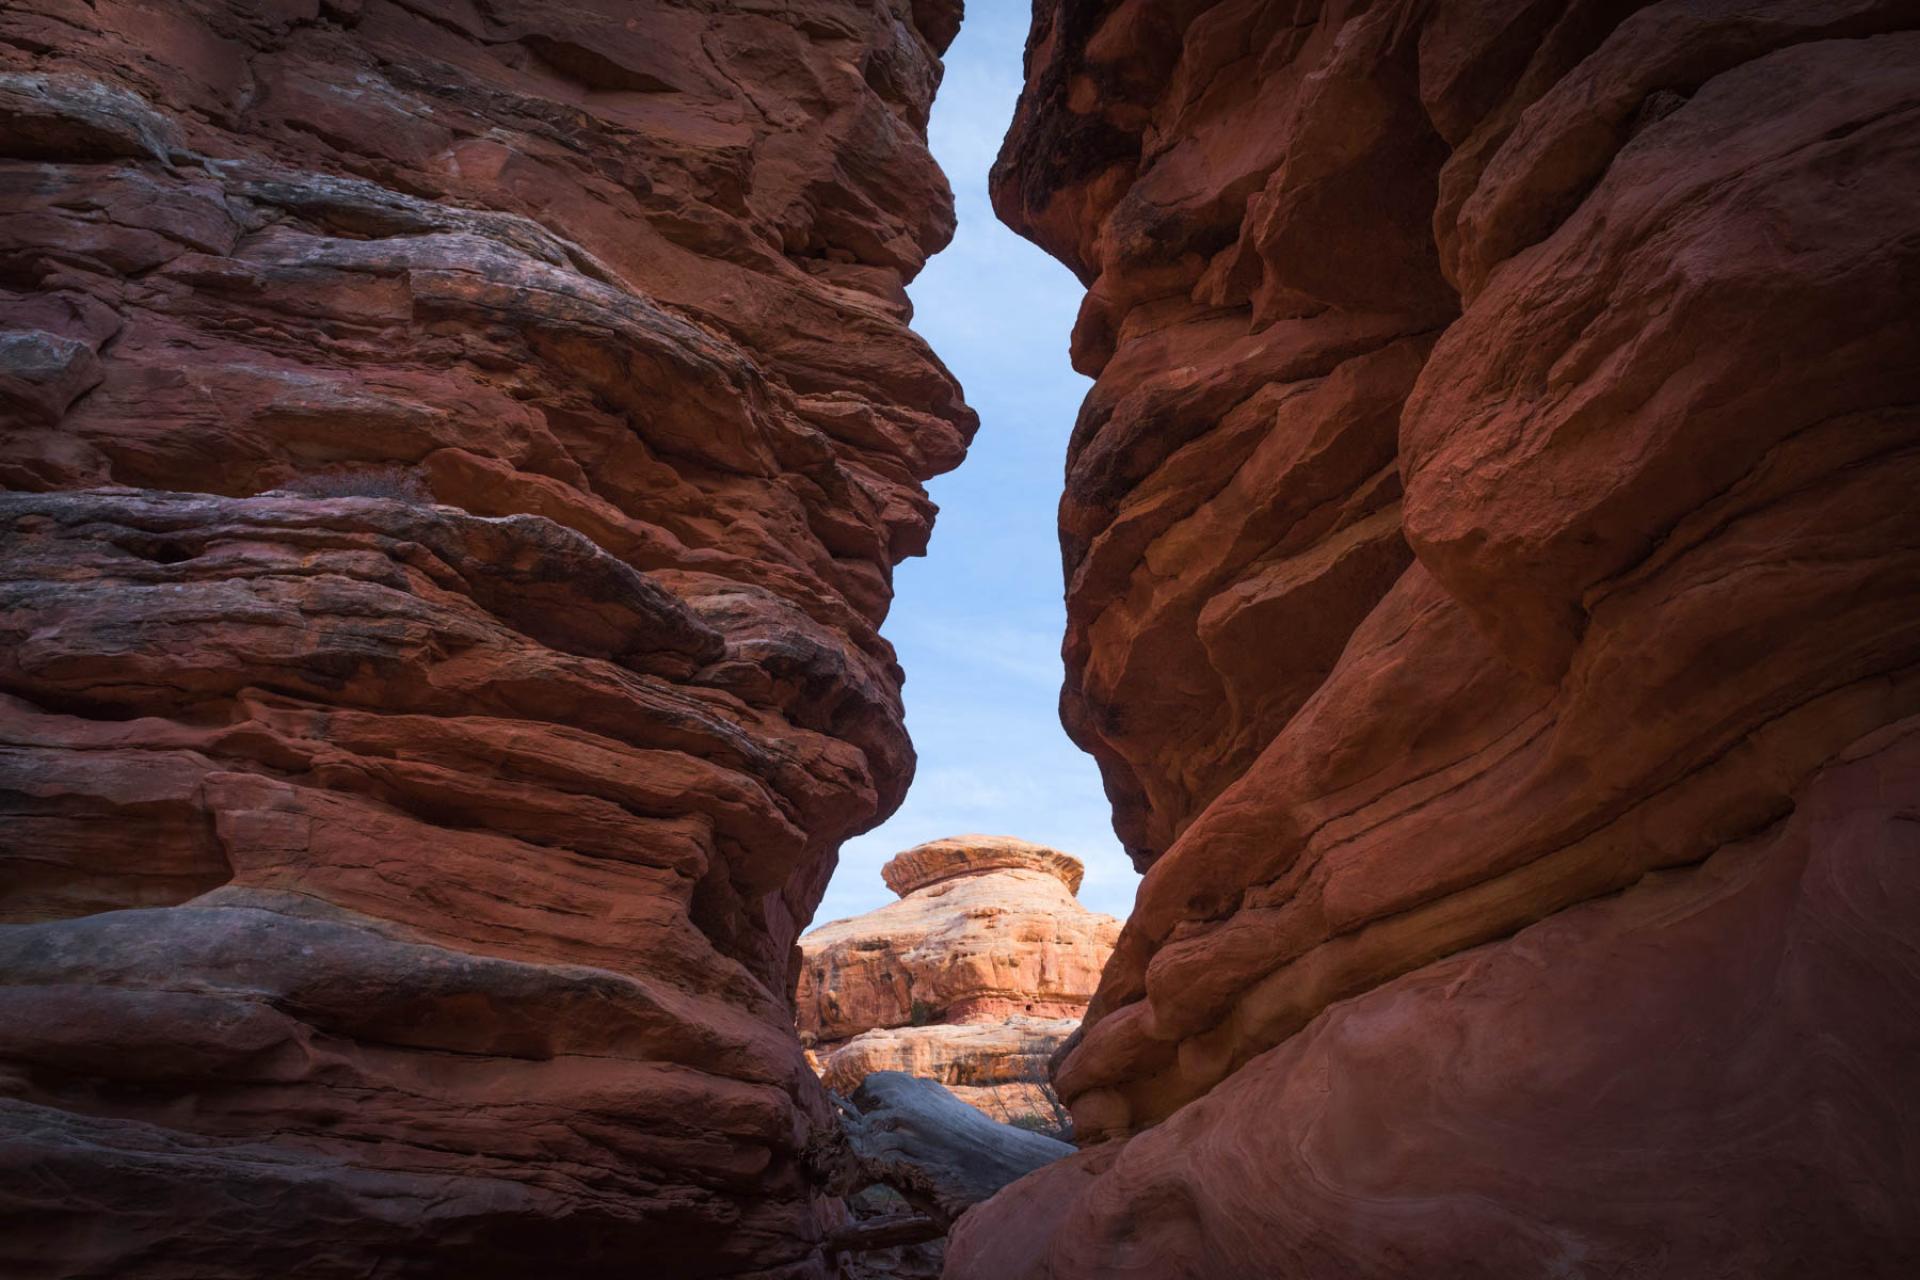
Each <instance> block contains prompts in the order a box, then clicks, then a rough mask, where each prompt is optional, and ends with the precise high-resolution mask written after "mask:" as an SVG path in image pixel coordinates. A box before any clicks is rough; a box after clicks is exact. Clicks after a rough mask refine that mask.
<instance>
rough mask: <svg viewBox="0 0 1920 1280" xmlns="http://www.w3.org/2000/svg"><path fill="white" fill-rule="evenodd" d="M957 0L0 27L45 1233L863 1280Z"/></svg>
mask: <svg viewBox="0 0 1920 1280" xmlns="http://www.w3.org/2000/svg"><path fill="white" fill-rule="evenodd" d="M959 9H960V5H959V3H958V0H952V2H951V3H947V2H943V0H914V2H913V3H907V2H906V0H897V2H894V0H806V2H805V3H800V4H755V3H748V4H737V5H726V6H712V5H684V4H678V3H668V2H665V0H661V2H658V3H654V2H647V0H642V2H635V0H578V2H575V3H567V4H559V3H553V2H551V0H473V2H471V3H469V2H466V0H459V2H455V0H445V2H442V0H287V2H286V3H271V4H257V3H242V2H239V0H186V2H183V3H167V4H153V3H145V2H142V0H99V2H98V3H90V4H85V5H79V4H73V3H69V2H68V0H20V2H18V3H9V4H7V5H5V6H4V9H0V317H3V318H4V334H3V335H0V484H4V486H5V487H6V488H7V489H8V490H10V491H11V492H8V493H6V494H4V495H0V809H4V816H0V841H3V842H4V849H3V850H0V856H4V863H0V866H4V881H0V909H3V910H4V912H5V918H6V919H8V920H10V921H12V922H13V923H11V924H9V925H7V926H6V927H5V928H4V929H0V973H4V975H5V985H4V986H3V987H0V1004H4V1005H5V1010H4V1016H0V1063H3V1064H4V1070H0V1081H3V1082H4V1087H3V1088H0V1092H3V1093H4V1095H5V1102H4V1104H3V1106H0V1111H3V1114H4V1120H3V1121H0V1124H3V1125H4V1130H5V1132H4V1136H3V1137H0V1153H4V1154H3V1155H0V1161H4V1164H5V1171H4V1174H0V1214H4V1224H5V1229H4V1230H0V1270H4V1271H5V1272H6V1273H7V1274H9V1275H22V1276H27V1275H56V1274H57V1275H79V1274H87V1275H108V1274H111V1275H124V1276H140V1275H156V1276H157V1275H167V1276H185V1275H191V1276H195V1277H219V1276H236V1277H242V1276H244V1277H252V1276H259V1275H264V1274H281V1273H286V1274H293V1273H296V1272H297V1273H298V1274H301V1275H313V1276H334V1275H345V1276H356V1277H358V1276H365V1275H369V1274H374V1273H378V1274H382V1275H399V1274H446V1275H459V1276H474V1275H491V1274H511V1275H521V1274H525V1273H526V1272H527V1271H529V1270H532V1269H537V1268H541V1267H547V1268H551V1267H553V1266H560V1267H561V1268H562V1269H563V1270H565V1271H566V1272H567V1273H568V1274H570V1275H583V1276H584V1275H602V1274H621V1275H630V1274H633V1269H634V1268H635V1267H636V1266H640V1265H642V1260H644V1262H645V1265H646V1266H648V1267H650V1268H652V1269H654V1270H655V1271H657V1272H658V1273H659V1274H672V1275H675V1276H688V1277H694V1276H733V1275H754V1276H769V1277H770V1276H781V1277H802V1276H823V1275H825V1274H828V1272H829V1271H830V1270H831V1265H832V1262H831V1257H830V1256H829V1254H828V1253H827V1252H825V1250H824V1248H823V1241H824V1240H826V1239H827V1237H828V1236H829V1234H830V1232H831V1231H832V1230H834V1229H835V1228H836V1226H837V1224H838V1223H839V1222H840V1221H841V1217H840V1215H841V1212H842V1211H841V1208H840V1206H839V1202H838V1200H837V1199H836V1198H835V1197H833V1196H831V1195H829V1194H827V1193H826V1192H824V1191H823V1189H822V1188H821V1187H820V1185H819V1184H818V1179H817V1178H816V1177H815V1176H814V1174H813V1171H812V1170H811V1169H810V1168H809V1165H808V1162H807V1159H806V1152H807V1150H808V1145H809V1143H810V1141H811V1140H812V1138H813V1136H814V1135H815V1134H816V1133H817V1132H818V1131H820V1130H821V1129H822V1128H823V1127H826V1126H830V1125H831V1124H832V1114H831V1111H830V1108H829V1106H828V1103H827V1099H826V1096H825V1094H824V1092H823V1091H822V1090H821V1088H820V1086H819V1085H818V1083H817V1081H816V1079H815V1077H814V1075H813V1073H812V1072H811V1071H810V1070H808V1068H807V1066H806V1063H805V1061H804V1058H803V1055H802V1052H801V1050H800V1047H799V1045H798V1043H797V1040H796V1037H795V1035H794V1032H793V1015H792V1008H791V1005H790V1000H789V995H788V993H789V992H790V990H791V987H792V982H793V979H794V974H793V971H792V964H793V961H794V958H795V956H796V954H797V953H796V952H795V950H794V946H793V944H794V940H795V938H796V936H797V934H798V933H799V931H800V930H801V929H802V928H803V927H804V926H805V924H806V923H807V921H808V920H809V918H810V917H811V915H812V912H813V909H814V906H815V904H816V903H817V902H818V900H819V896H820V893H821V891H822V888H823V887H824V885H825V882H826V879H827V876H828V874H829V873H830V872H831V870H832V867H833V864H834V859H835V853H836V850H837V848H838V846H839V844H840V842H841V841H842V840H843V839H844V838H845V837H846V836H848V835H850V834H852V833H854V832H857V831H860V830H863V829H865V828H866V827H868V826H870V825H872V824H873V823H874V822H875V821H877V820H879V819H880V818H881V817H883V816H884V815H885V814H887V813H888V812H890V811H891V810H892V808H893V807H894V806H895V805H896V804H897V803H898V801H899V799H900V796H901V794H902V791H903V790H904V788H905V786H906V784H907V781H908V779H909V777H910V776H911V772H912V753H911V748H910V745H909V743H908V740H907V736H906V733H905V731H904V728H903V725H902V720H901V712H900V703H899V696H898V693H899V683H900V672H899V670H898V668H897V666H896V665H895V663H894V661H893V655H892V652H891V650H890V648H889V647H888V645H887V644H886V643H885V642H884V641H883V640H881V639H880V638H879V636H878V634H877V627H878V625H879V623H880V622H881V620H882V618H883V616H884V614H885V612H886V608H887V603H888V599H889V596H890V590H891V588H890V580H891V569H892V566H893V564H894V563H895V562H896V561H898V560H899V559H900V558H902V557H904V556H907V555H911V554H915V553H917V552H919V551H920V550H922V549H923V547H924V545H925V541H926V538H927V535H928V531H929V528H930V525H931V521H932V514H933V508H932V505H931V504H930V503H929V502H928V501H927V499H926V496H925V494H924V492H923V490H922V488H921V482H922V481H924V480H925V479H926V478H928V477H929V476H931V475H934V474H936V473H937V472H939V471H942V470H944V469H946V468H949V467H951V466H953V465H954V464H955V463H957V462H958V461H959V459H960V457H961V455H962V452H963V450H964V448H965V446H966V443H967V440H968V438H969V435H970V433H971V431H972V429H973V426H974V418H973V416H972V414H971V413H970V412H969V411H968V410H967V409H966V407H965V406H964V404H963V403H962V402H961V399H960V392H959V389H958V387H957V386H956V385H955V383H954V381H953V379H952V378H951V377H950V376H949V375H948V374H947V372H946V371H945V370H944V369H943V368H942V367H941V365H940V364H939V362H938V361H937V360H936V359H935V358H934V357H933V356H932V354H931V353H930V352H929V351H928V350H927V349H926V347H925V346H924V344H922V343H921V342H920V341H919V340H918V339H917V338H916V337H915V336H914V335H913V334H912V333H911V332H910V331H909V329H908V328H907V320H908V315H909V308H908V305H907V301H906V298H905V294H904V292H903V285H904V284H905V282H906V281H907V280H908V279H909V278H910V277H911V276H912V275H913V274H914V273H915V272H916V271H917V270H918V269H919V267H920V266H921V265H922V263H923V262H924V260H925V257H926V255H927V254H928V253H930V252H932V251H933V250H935V249H937V248H939V247H940V246H941V245H942V244H943V243H944V241H945V240H946V238H947V236H948V235H949V234H950V232H951V229H952V209H951V201H950V199H949V197H948V194H947V188H946V185H945V182H944V180H943V178H942V177H941V175H940V173H939V172H938V170H937V169H936V168H935V166H934V165H933V163H932V161H931V159H930V158H929V156H928V155H927V153H926V150H925V146H924V137H923V130H924V127H925V123H926V113H927V110H928V106H929V103H930V100H931V97H932V94H933V90H934V87H935V85H936V84H937V82H938V80H939V75H940V63H939V54H940V51H941V50H942V49H943V48H944V47H945V44H946V42H947V41H948V40H950V39H951V38H952V36H953V34H954V30H955V27H956V25H957V21H958V16H959Z"/></svg>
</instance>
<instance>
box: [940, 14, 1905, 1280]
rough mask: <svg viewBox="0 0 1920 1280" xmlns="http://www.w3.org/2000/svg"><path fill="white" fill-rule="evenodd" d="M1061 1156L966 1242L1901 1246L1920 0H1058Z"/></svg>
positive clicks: (981, 1252) (1290, 1257) (1320, 1263)
mask: <svg viewBox="0 0 1920 1280" xmlns="http://www.w3.org/2000/svg"><path fill="white" fill-rule="evenodd" d="M1026 70H1027V84H1026V89H1025V94H1024V97H1023V98H1022V101H1021V104H1020V108H1019V111H1018V114H1017V117H1016V119H1015V122H1014V125H1013V128H1012V131H1011V133H1010V134H1009V136H1008V138H1007V141H1006V144H1005V147H1004V149H1003V151H1002V153H1001V157H1000V161H999V164H998V166H997V167H996V169H995V173H994V192H995V197H996V203H997V206H998V208H999V210H1000V212H1001V214H1002V216H1003V217H1004V218H1005V219H1006V220H1007V221H1008V222H1009V223H1010V224H1011V225H1013V226H1014V227H1015V228H1016V229H1017V230H1019V231H1021V232H1022V233H1023V234H1025V235H1027V236H1029V237H1030V238H1032V239H1034V240H1035V241H1037V242H1038V243H1039V244H1041V245H1042V246H1043V247H1044V248H1046V249H1047V250H1049V251H1050V252H1051V253H1052V254H1053V255H1054V256H1056V257H1058V258H1059V259H1060V260H1061V261H1062V262H1064V263H1066V264H1067V265H1068V266H1070V267H1071V268H1072V269H1073V270H1074V271H1075V272H1076V273H1077V274H1078V275H1079V277H1080V279H1081V280H1082V282H1083V283H1084V284H1085V285H1086V288H1087V294H1086V300H1085V304H1084V306H1083V307H1082V310H1081V313H1080V317H1079V320H1078V323H1077V325H1076V327H1075V330H1074V333H1073V338H1072V350H1073V358H1074V362H1075V365H1076V367H1077V368H1079V369H1080V370H1082V371H1083V372H1086V373H1088V374H1091V375H1094V376H1095V377H1096V379H1097V381H1096V383H1095V385H1094V387H1093V389H1092V391H1091V392H1090V394H1089V395H1088V398H1087V400H1086V403H1085V406H1084V408H1083V409H1082V411H1081V414H1080V418H1079V420H1078V422H1077V424H1076V427H1075V430H1074V433H1073V437H1072V441H1071V445H1070V449H1069V456H1068V469H1067V481H1066V491H1065V494H1064V496H1063V499H1062V501H1061V506H1060V529H1061V544H1062V551H1063V558H1064V563H1065V570H1066V580H1067V591H1068V628H1067V637H1066V647H1065V651H1066V657H1067V666H1068V673H1067V681H1066V688H1065V692H1064V696H1063V709H1064V717H1065V720H1066V723H1067V726H1068V728H1069V730H1070V732H1071V733H1072V734H1073V735H1074V737H1075V739H1076V740H1077V741H1078V742H1079V743H1080V744H1081V745H1082V746H1084V747H1085V748H1086V749H1087V750H1088V751H1090V752H1091V753H1092V754H1093V755H1094V756H1095V758H1096V759H1097V760H1098V762H1099V765H1100V768H1101V771H1102V774H1103V776H1104V778H1105V782H1106V787H1107V791H1108V795H1109V796H1110V798H1111V800H1112V802H1113V806H1114V811H1115V825H1116V828H1117V830H1118V831H1119V833H1120V835H1121V838H1122V839H1123V841H1124V842H1125V843H1126V845H1127V846H1128V848H1129V850H1130V852H1131V853H1132V856H1133V858H1134V860H1135V862H1136V863H1137V864H1138V865H1139V866H1140V867H1141V869H1142V870H1143V871H1144V873H1145V875H1144V880H1143V882H1142V885H1141V888H1140V892H1139V898H1138V903H1137V906H1136V909H1135V911H1134V913H1133V915H1132V917H1131V919H1130V920H1129V921H1128V922H1127V925H1126V928H1125V930H1124V932H1123V933H1122V936H1121V938H1120V941H1119V944H1118V949H1117V951H1116V953H1115V955H1114V958H1113V960H1112V962H1111V963H1110V964H1109V966H1108V968H1107V970H1106V972H1105V974H1104V977H1103V980H1102V983H1101V987H1100V990H1099V992H1098V994H1097V995H1096V996H1095V998H1094V1000H1093V1002H1092V1005H1091V1007H1090V1010H1089V1013H1088V1016H1087V1019H1086V1022H1085V1025H1084V1029H1083V1032H1082V1034H1081V1037H1080V1039H1079V1041H1078V1042H1077V1043H1076V1044H1075V1045H1074V1046H1073V1048H1072V1049H1071V1051H1070V1052H1069V1053H1068V1054H1067V1056H1066V1057H1065V1058H1064V1061H1062V1062H1061V1063H1060V1064H1059V1066H1058V1070H1057V1073H1056V1082H1057V1084H1058V1087H1059V1089H1060V1091H1061V1093H1062V1094H1063V1095H1064V1096H1065V1097H1066V1099H1067V1100H1068V1101H1069V1102H1070V1104H1071V1105H1072V1108H1073V1111H1074V1114H1075V1117H1076V1120H1077V1122H1078V1128H1079V1133H1080V1136H1081V1141H1082V1142H1083V1144H1087V1143H1091V1144H1092V1145H1090V1146H1088V1149H1086V1150H1084V1151H1082V1152H1081V1153H1080V1154H1079V1155H1077V1156H1076V1157H1074V1158H1073V1159H1071V1160H1069V1161H1065V1162H1063V1163H1061V1164H1059V1165H1056V1166H1053V1167H1051V1168H1049V1169H1047V1170H1045V1171H1042V1172H1041V1173H1039V1174H1036V1175H1034V1177H1032V1178H1030V1179H1028V1180H1026V1181H1024V1182H1022V1183H1019V1184H1016V1185H1015V1186H1013V1187H1010V1188H1008V1189H1007V1190H1006V1191H1005V1192H1003V1193H1002V1194H1001V1195H1000V1196H998V1197H997V1198H996V1199H995V1200H993V1201H991V1202H989V1203H988V1204H987V1205H985V1206H982V1207H981V1208H980V1209H978V1210H976V1211H975V1212H974V1213H972V1214H970V1215H969V1216H968V1218H967V1219H965V1220H964V1221H963V1222H962V1223H961V1224H960V1226H959V1229H958V1232H957V1234H956V1236H955V1237H954V1240H953V1244H952V1250H951V1252H950V1255H949V1258H950V1261H949V1266H948V1275H949V1276H950V1277H960V1278H964V1280H976V1278H978V1280H989V1278H990V1280H1009V1278H1011V1277H1037V1276H1048V1277H1057V1278H1065V1277H1083V1276H1085V1277H1091V1276H1101V1277H1111V1276H1121V1275H1139V1276H1153V1277H1156V1278H1159V1277H1172V1276H1191V1277H1208V1278H1209V1280H1220V1278H1222V1277H1253V1276H1273V1275H1286V1276H1342V1277H1351V1276H1381V1277H1385V1276H1401V1275H1406V1274H1409V1273H1410V1272H1418V1273H1419V1274H1421V1275H1431V1276H1455V1275H1476V1276H1478V1275H1511V1276H1535V1275H1549V1274H1551V1275H1600V1274H1605V1275H1612V1276H1622V1275H1635V1276H1640V1275H1644V1276H1655V1275H1658V1276H1677V1275H1688V1276H1692V1275H1740V1276H1797V1275H1814V1274H1817V1275H1847V1276H1874V1275H1888V1276H1892V1275H1906V1274H1911V1273H1912V1271H1913V1269H1914V1268H1915V1267H1916V1266H1920V1216H1916V1215H1915V1213H1914V1211H1913V1207H1914V1205H1916V1204H1920V1102H1917V1101H1916V1099H1915V1096H1914V1094H1913V1091H1912V1089H1911V1078H1912V1070H1913V1064H1914V1063H1915V1062H1916V1061H1920V964H1916V963H1915V956H1916V953H1917V951H1920V925H1916V923H1915V921H1916V920H1917V919H1920V914H1917V911H1916V909H1920V823H1917V822H1916V817H1917V816H1920V680H1917V679H1916V675H1917V674H1920V673H1917V672H1916V661H1917V660H1920V516H1917V515H1916V514H1915V508H1914V504H1913V495H1914V493H1915V492H1920V409H1917V408H1916V405H1917V404H1920V356H1917V355H1916V353H1920V6H1916V5H1914V4H1912V3H1894V2H1890V0H1800V2H1797V3H1773V4H1733V3H1725V4H1722V3H1708V2H1706V0H1685V2H1682V0H1663V2H1661V3H1634V2H1632V0H1575V2H1574V3H1568V4H1559V3H1554V4H1547V3H1539V2H1537V0H1493V2H1491V3H1489V2H1486V0H1471V2H1469V0H1437V2H1434V3H1415V2H1414V0H1382V2H1379V3H1371V4H1369V3H1365V2H1364V0H1354V2H1350V3H1341V2H1338V0H1328V2H1327V3H1311V2H1308V0H1300V2H1299V3H1267V2H1264V0H1117V2H1106V0H1039V3H1037V4H1036V6H1035V18H1034V26H1033V31H1032V37H1031V41H1030V44H1029V46H1028V53H1027V68H1026Z"/></svg>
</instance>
